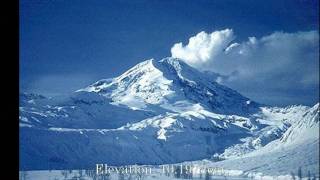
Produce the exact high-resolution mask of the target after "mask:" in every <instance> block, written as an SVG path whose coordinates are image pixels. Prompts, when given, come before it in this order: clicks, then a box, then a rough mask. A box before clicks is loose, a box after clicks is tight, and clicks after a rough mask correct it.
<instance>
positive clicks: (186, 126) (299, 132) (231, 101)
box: [19, 57, 319, 175]
mask: <svg viewBox="0 0 320 180" xmlns="http://www.w3.org/2000/svg"><path fill="white" fill-rule="evenodd" d="M19 126H20V133H19V144H20V150H19V156H20V170H45V169H86V168H92V167H95V164H97V163H107V164H110V165H114V166H121V165H130V164H147V165H160V164H174V163H195V162H201V163H205V164H213V165H215V166H221V167H224V168H226V169H233V170H241V171H242V172H243V173H246V174H250V173H263V174H265V175H272V174H278V175H288V174H290V173H291V172H293V171H296V169H297V168H298V167H300V166H303V168H305V169H306V170H307V171H309V172H311V173H313V174H317V175H318V174H319V156H318V152H319V145H318V144H319V103H318V104H316V105H314V106H313V107H308V106H303V105H292V106H288V107H273V106H268V105H265V104H261V103H258V102H255V101H253V100H251V99H249V98H247V97H244V96H242V95H241V94H240V93H238V92H237V91H235V90H232V89H230V88H228V87H226V86H223V85H221V84H219V83H217V82H215V81H214V79H212V78H210V76H208V74H206V73H203V72H199V71H198V70H196V69H194V68H192V67H190V66H189V65H187V64H186V63H184V62H183V61H181V60H179V59H177V58H172V57H169V58H164V59H162V60H159V61H158V60H154V59H150V60H146V61H143V62H141V63H139V64H137V65H136V66H134V67H133V68H131V69H129V70H128V71H126V72H124V73H123V74H122V75H120V76H118V77H116V78H110V79H102V80H99V81H97V82H95V83H93V84H91V85H89V86H87V87H84V88H82V89H79V90H77V91H75V92H73V93H71V94H68V95H64V96H58V97H50V98H49V97H44V96H42V95H38V94H30V93H21V94H20V107H19Z"/></svg>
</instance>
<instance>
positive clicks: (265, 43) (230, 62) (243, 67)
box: [171, 29, 319, 104]
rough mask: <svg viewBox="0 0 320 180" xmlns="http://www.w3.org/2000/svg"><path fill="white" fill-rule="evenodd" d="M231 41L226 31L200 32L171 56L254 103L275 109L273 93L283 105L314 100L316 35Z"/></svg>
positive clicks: (316, 68) (315, 89)
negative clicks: (211, 75)
mask: <svg viewBox="0 0 320 180" xmlns="http://www.w3.org/2000/svg"><path fill="white" fill-rule="evenodd" d="M233 40H234V35H233V33H232V30H230V29H226V30H222V31H215V32H213V33H211V34H207V33H205V32H201V33H199V34H197V35H196V36H194V37H191V38H190V39H189V43H188V44H187V45H186V46H183V45H182V43H178V44H175V45H174V46H173V47H172V48H171V53H172V56H173V57H177V58H180V59H183V60H184V61H185V62H186V63H188V64H189V65H191V66H193V67H195V68H197V69H199V70H201V71H204V70H209V71H213V72H216V73H219V74H221V75H222V76H221V77H220V78H219V82H220V83H222V84H225V85H227V86H229V87H231V88H234V89H236V90H239V91H240V92H242V93H243V94H245V95H248V96H249V97H250V94H251V95H252V94H255V95H253V96H254V98H256V100H259V99H261V100H262V99H263V101H264V102H265V103H271V104H281V102H280V103H279V101H281V100H276V99H277V97H275V94H277V95H276V96H278V98H280V99H281V97H283V99H286V101H287V102H283V104H285V103H304V104H308V102H309V103H310V102H315V101H318V93H319V89H318V85H319V44H318V42H319V34H318V32H317V31H308V32H296V33H284V32H275V33H273V34H271V35H267V36H264V37H261V38H256V37H249V38H248V40H247V41H244V42H232V41H233ZM259 91H260V92H262V93H260V94H259V93H257V92H259ZM301 93H303V94H304V96H302V95H301ZM306 93H307V94H309V97H306V96H305V95H306ZM268 94H273V95H274V96H273V97H270V99H271V98H273V99H274V100H269V101H268V99H266V97H265V96H268ZM299 94H300V97H299ZM288 96H290V98H289V97H288ZM302 97H303V98H304V99H303V98H302ZM308 98H309V99H308ZM276 101H277V102H276Z"/></svg>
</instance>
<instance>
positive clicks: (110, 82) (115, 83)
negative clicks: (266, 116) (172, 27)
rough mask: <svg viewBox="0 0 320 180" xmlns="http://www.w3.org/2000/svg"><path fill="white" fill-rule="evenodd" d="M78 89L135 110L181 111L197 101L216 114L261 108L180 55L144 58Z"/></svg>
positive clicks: (240, 112)
mask: <svg viewBox="0 0 320 180" xmlns="http://www.w3.org/2000/svg"><path fill="white" fill-rule="evenodd" d="M79 91H87V92H96V93H99V94H101V95H103V96H105V97H107V98H111V99H112V100H113V101H114V103H117V104H123V105H126V106H128V107H130V108H132V109H150V108H152V106H153V107H154V105H157V106H159V107H160V108H163V109H166V110H170V111H175V112H180V111H183V110H184V109H186V108H192V105H194V104H196V103H198V104H199V105H201V106H203V107H204V108H206V109H208V110H210V111H213V112H217V113H224V114H235V115H248V114H250V113H252V112H255V111H257V108H258V104H257V103H255V102H253V101H251V100H249V99H248V98H246V97H244V96H242V95H241V94H239V93H238V92H236V91H234V90H232V89H230V88H227V87H225V86H223V85H220V84H218V83H217V82H214V81H213V80H212V79H210V77H208V76H207V75H206V74H204V73H201V72H199V71H197V70H196V69H194V68H192V67H190V66H189V65H187V64H186V63H184V62H183V61H182V60H179V59H177V58H165V59H162V60H160V61H156V60H154V59H151V60H147V61H144V62H142V63H139V64H137V65H136V66H134V67H133V68H131V69H129V70H128V71H126V72H125V73H123V74H122V75H121V76H119V77H117V78H114V79H107V80H100V81H98V82H96V83H94V84H92V85H90V86H88V87H87V88H84V89H81V90H79ZM159 107H158V108H159Z"/></svg>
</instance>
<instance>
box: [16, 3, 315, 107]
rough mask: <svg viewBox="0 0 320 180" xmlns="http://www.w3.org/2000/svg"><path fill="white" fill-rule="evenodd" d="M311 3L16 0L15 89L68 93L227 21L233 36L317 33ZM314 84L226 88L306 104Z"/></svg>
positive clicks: (240, 39) (270, 99)
mask: <svg viewBox="0 0 320 180" xmlns="http://www.w3.org/2000/svg"><path fill="white" fill-rule="evenodd" d="M318 7H319V4H318V1H317V0H283V1H273V0H271V1H256V0H248V1H228V0H224V1H222V0H221V1H210V0H208V1H204V0H199V1H191V0H178V1H160V0H159V1H153V0H149V1H112V0H108V1H101V0H91V1H86V0H74V1H71V0H70V1H64V0H47V1H43V0H20V91H27V92H36V93H41V94H44V95H48V96H54V95H59V94H64V93H70V92H72V91H74V90H77V89H79V88H82V87H84V86H87V85H88V84H90V83H92V82H94V81H96V80H99V79H102V78H109V77H114V76H117V75H119V74H121V73H122V72H124V71H125V70H127V69H128V68H130V67H132V66H133V65H135V64H137V63H138V62H141V61H142V60H145V59H149V58H155V59H160V58H163V57H167V56H171V52H170V50H171V48H172V46H173V45H174V44H175V43H177V42H182V43H183V44H187V43H188V40H189V38H190V37H192V36H195V35H196V34H198V33H199V32H201V31H205V32H207V33H211V32H213V31H218V30H223V29H226V28H231V29H232V30H233V32H234V34H235V40H236V41H237V42H246V41H247V39H248V37H251V36H255V37H257V38H258V39H259V38H262V37H265V36H268V35H271V34H272V33H274V32H276V31H282V32H285V33H296V32H298V31H303V32H307V31H312V30H313V31H317V32H318V29H319V25H318V21H319V16H318V12H319V8H318ZM308 47H309V46H308ZM316 48H318V46H317V47H315V48H311V49H308V50H307V51H315V50H317V49H316ZM304 49H306V48H304ZM302 57H303V56H302ZM314 61H317V60H314ZM305 63H308V62H305ZM312 65H313V64H312V63H309V66H311V67H312ZM218 68H219V67H218ZM257 68H259V66H258V67H257ZM315 70H316V71H319V68H318V69H315ZM270 76H271V77H273V76H272V74H271V75H270ZM275 77H276V76H275ZM277 79H279V78H278V77H277ZM246 82H247V81H246ZM246 82H238V83H239V84H244V83H246ZM278 83H279V84H281V83H282V82H281V81H279V82H278ZM315 85H317V83H313V84H312V85H308V86H306V87H297V88H296V89H295V88H291V87H289V86H288V87H282V89H281V90H279V89H277V88H270V91H269V89H268V87H266V88H264V89H259V88H255V89H254V88H251V87H253V86H247V87H243V85H242V86H241V85H239V86H237V85H235V86H234V87H232V88H234V89H236V90H238V91H240V92H241V93H243V94H245V95H247V96H249V97H251V98H253V99H254V100H258V101H260V102H261V101H262V103H268V104H276V105H285V104H296V103H302V104H308V105H311V104H314V103H315V102H316V101H318V95H317V93H318V92H319V90H318V88H317V87H315ZM270 86H271V85H270ZM260 91H261V92H260Z"/></svg>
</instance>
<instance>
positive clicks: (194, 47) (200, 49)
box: [171, 29, 234, 68]
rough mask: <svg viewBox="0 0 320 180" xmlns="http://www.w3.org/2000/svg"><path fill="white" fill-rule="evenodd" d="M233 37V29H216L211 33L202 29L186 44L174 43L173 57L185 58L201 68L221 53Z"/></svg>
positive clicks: (189, 62)
mask: <svg viewBox="0 0 320 180" xmlns="http://www.w3.org/2000/svg"><path fill="white" fill-rule="evenodd" d="M233 39H234V36H233V32H232V30H231V29H225V30H222V31H215V32H212V33H211V34H207V33H206V32H204V31H202V32H200V33H198V34H197V35H196V36H194V37H191V38H190V39H189V43H188V44H187V45H186V46H183V45H182V43H181V42H180V43H176V44H174V46H173V47H172V48H171V54H172V57H176V58H180V59H183V60H185V61H186V62H187V63H188V64H190V65H192V66H194V67H198V68H201V67H202V66H203V65H205V64H206V63H207V62H209V61H211V60H213V59H214V58H215V57H216V56H217V55H218V54H219V53H221V52H222V51H223V49H224V48H226V47H227V46H228V44H229V43H230V42H231V41H232V40H233Z"/></svg>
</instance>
